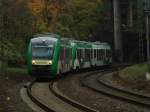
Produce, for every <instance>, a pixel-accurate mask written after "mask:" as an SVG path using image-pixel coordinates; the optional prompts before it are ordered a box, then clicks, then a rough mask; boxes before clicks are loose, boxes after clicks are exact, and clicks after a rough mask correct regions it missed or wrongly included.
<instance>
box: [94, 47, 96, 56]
mask: <svg viewBox="0 0 150 112" xmlns="http://www.w3.org/2000/svg"><path fill="white" fill-rule="evenodd" d="M94 58H96V49H94Z"/></svg>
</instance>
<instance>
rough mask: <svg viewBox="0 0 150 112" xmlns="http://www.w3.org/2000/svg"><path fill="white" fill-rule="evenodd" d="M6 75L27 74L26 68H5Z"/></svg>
mask: <svg viewBox="0 0 150 112" xmlns="http://www.w3.org/2000/svg"><path fill="white" fill-rule="evenodd" d="M7 73H8V74H22V75H26V74H28V73H27V70H26V68H7Z"/></svg>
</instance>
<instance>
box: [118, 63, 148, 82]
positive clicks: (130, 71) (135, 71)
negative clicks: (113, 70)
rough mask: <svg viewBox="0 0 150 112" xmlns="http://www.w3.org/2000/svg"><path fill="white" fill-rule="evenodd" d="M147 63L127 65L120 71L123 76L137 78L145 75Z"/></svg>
mask: <svg viewBox="0 0 150 112" xmlns="http://www.w3.org/2000/svg"><path fill="white" fill-rule="evenodd" d="M147 70H148V68H147V64H145V63H143V64H137V65H133V66H130V67H127V68H125V69H123V70H121V71H120V72H119V74H120V76H121V77H124V78H128V79H136V78H139V77H145V74H146V72H147Z"/></svg>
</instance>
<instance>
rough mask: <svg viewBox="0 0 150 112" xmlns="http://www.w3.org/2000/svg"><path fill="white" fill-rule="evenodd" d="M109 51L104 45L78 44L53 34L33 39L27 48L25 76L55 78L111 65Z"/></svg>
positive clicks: (41, 35)
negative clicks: (77, 71)
mask: <svg viewBox="0 0 150 112" xmlns="http://www.w3.org/2000/svg"><path fill="white" fill-rule="evenodd" d="M111 51H112V50H111V47H110V45H109V44H107V43H101V42H85V41H78V40H73V39H69V38H61V37H60V36H59V35H56V34H40V35H35V36H34V38H32V39H31V40H30V43H29V46H28V53H27V62H28V72H29V74H30V75H32V76H35V77H49V78H55V77H56V76H57V75H61V74H63V73H66V72H69V71H72V70H80V69H86V68H91V67H99V66H105V65H110V64H111V63H112V53H111Z"/></svg>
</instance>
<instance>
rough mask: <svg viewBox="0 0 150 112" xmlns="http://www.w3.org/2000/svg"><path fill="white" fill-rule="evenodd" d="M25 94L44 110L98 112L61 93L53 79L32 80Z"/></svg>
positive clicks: (51, 111) (49, 111)
mask: <svg viewBox="0 0 150 112" xmlns="http://www.w3.org/2000/svg"><path fill="white" fill-rule="evenodd" d="M92 73H93V72H92ZM41 88H42V89H41ZM27 94H28V96H29V97H30V99H31V100H32V101H33V102H34V103H35V104H36V105H38V106H39V107H40V108H41V109H43V110H44V111H46V112H99V111H98V110H94V109H92V108H90V107H87V106H85V105H83V104H80V103H79V102H76V101H74V100H72V99H70V98H68V97H67V96H64V95H63V94H61V93H60V92H59V90H58V89H57V88H56V83H55V81H52V82H51V83H48V82H45V83H44V82H42V83H41V82H37V81H33V82H32V83H30V85H29V86H28V87H27Z"/></svg>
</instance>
